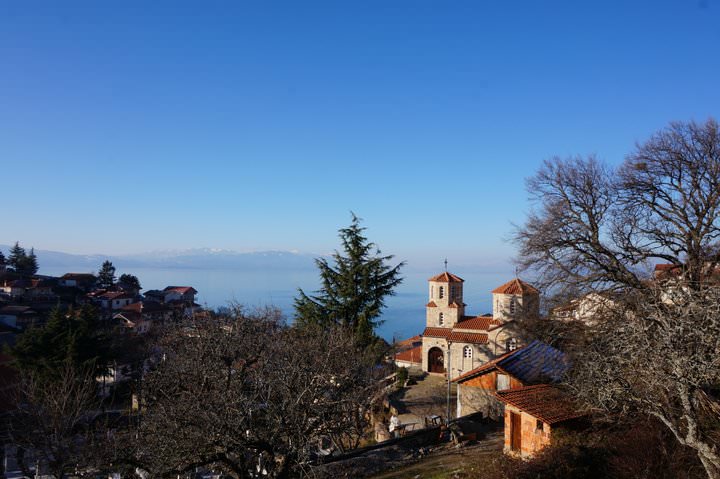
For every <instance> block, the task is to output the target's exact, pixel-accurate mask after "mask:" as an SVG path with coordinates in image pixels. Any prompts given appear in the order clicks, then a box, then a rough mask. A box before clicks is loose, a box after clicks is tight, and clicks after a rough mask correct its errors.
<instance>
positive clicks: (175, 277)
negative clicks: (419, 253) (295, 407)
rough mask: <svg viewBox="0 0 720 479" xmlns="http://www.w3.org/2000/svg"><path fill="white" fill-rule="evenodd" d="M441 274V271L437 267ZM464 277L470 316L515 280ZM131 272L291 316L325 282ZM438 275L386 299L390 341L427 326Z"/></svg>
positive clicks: (299, 274)
mask: <svg viewBox="0 0 720 479" xmlns="http://www.w3.org/2000/svg"><path fill="white" fill-rule="evenodd" d="M68 271H70V270H69V269H67V268H64V269H63V270H62V271H60V270H54V269H53V268H42V269H41V271H40V273H41V274H47V275H57V276H59V275H62V274H64V273H66V272H68ZM438 272H439V271H438ZM453 272H454V273H456V274H458V275H459V276H461V277H462V278H463V279H465V288H464V291H465V303H467V305H468V306H467V309H466V311H467V313H468V314H483V313H487V312H491V309H492V308H491V304H492V303H491V294H490V291H491V290H492V289H494V288H495V287H497V286H499V285H501V284H503V283H504V282H506V281H508V280H509V279H511V278H512V274H513V273H512V272H511V271H510V269H509V268H508V271H482V270H454V271H453ZM121 273H131V274H134V275H136V276H137V277H138V278H139V279H140V282H141V284H142V286H143V289H144V290H148V289H162V288H164V287H165V286H168V285H182V286H186V285H187V286H193V287H194V288H195V289H197V290H198V292H199V293H198V303H200V304H202V305H205V306H207V307H209V308H217V307H219V306H224V305H227V304H229V303H230V302H231V301H235V302H237V303H241V304H244V305H247V306H249V307H256V306H258V307H259V306H268V305H273V306H276V307H278V308H280V309H281V310H282V311H283V313H284V314H285V316H286V317H287V319H289V320H291V319H292V316H293V298H294V297H295V296H296V295H297V288H302V289H303V290H304V291H305V292H311V291H314V290H315V289H317V288H318V286H319V285H320V283H319V281H318V274H317V271H315V270H312V271H305V270H288V271H277V270H276V271H271V272H258V271H245V270H237V269H227V270H223V269H184V268H167V269H163V268H134V269H133V270H132V271H123V270H121V269H120V268H118V271H117V275H118V276H119V275H120V274H121ZM436 273H437V272H435V273H432V272H431V273H427V272H406V273H404V274H403V276H404V278H405V280H404V282H403V284H402V285H401V286H400V287H399V288H398V290H397V294H396V295H395V296H392V297H390V298H389V299H388V300H387V308H386V309H385V311H384V313H383V316H382V319H383V320H384V321H385V322H384V323H383V324H382V325H381V326H380V328H379V330H378V333H379V334H380V335H381V336H382V337H383V338H385V339H387V340H388V341H391V340H392V339H393V337H395V338H399V339H402V338H407V337H410V336H413V335H415V334H419V333H421V332H422V330H423V329H424V327H425V304H426V303H427V301H428V297H427V294H428V293H427V279H428V278H429V277H430V276H432V275H433V274H436Z"/></svg>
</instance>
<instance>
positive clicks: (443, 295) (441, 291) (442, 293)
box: [440, 286, 445, 299]
mask: <svg viewBox="0 0 720 479" xmlns="http://www.w3.org/2000/svg"><path fill="white" fill-rule="evenodd" d="M444 297H445V288H444V287H443V286H440V299H443V298H444Z"/></svg>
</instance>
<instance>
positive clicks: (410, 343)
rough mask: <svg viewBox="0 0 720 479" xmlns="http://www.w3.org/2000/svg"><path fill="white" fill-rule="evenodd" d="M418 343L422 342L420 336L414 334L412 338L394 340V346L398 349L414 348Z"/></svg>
mask: <svg viewBox="0 0 720 479" xmlns="http://www.w3.org/2000/svg"><path fill="white" fill-rule="evenodd" d="M418 344H422V336H420V335H419V334H418V335H415V336H413V337H412V338H407V339H403V340H402V341H396V342H395V348H397V349H398V350H402V351H404V350H406V349H409V348H414V347H415V346H417V345H418Z"/></svg>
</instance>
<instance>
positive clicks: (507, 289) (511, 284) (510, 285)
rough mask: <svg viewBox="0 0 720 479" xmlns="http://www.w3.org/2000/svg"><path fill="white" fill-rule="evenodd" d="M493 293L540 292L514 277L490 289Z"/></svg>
mask: <svg viewBox="0 0 720 479" xmlns="http://www.w3.org/2000/svg"><path fill="white" fill-rule="evenodd" d="M492 293H493V294H539V293H540V292H539V291H538V290H537V289H535V287H534V286H532V285H531V284H528V283H526V282H525V281H523V280H521V279H520V278H515V279H513V280H510V281H508V282H507V283H505V284H503V285H502V286H498V287H497V288H495V289H493V290H492Z"/></svg>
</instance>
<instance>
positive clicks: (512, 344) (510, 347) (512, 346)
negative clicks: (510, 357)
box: [505, 338, 517, 351]
mask: <svg viewBox="0 0 720 479" xmlns="http://www.w3.org/2000/svg"><path fill="white" fill-rule="evenodd" d="M516 349H517V339H515V338H510V339H508V340H507V341H505V351H515V350H516Z"/></svg>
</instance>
